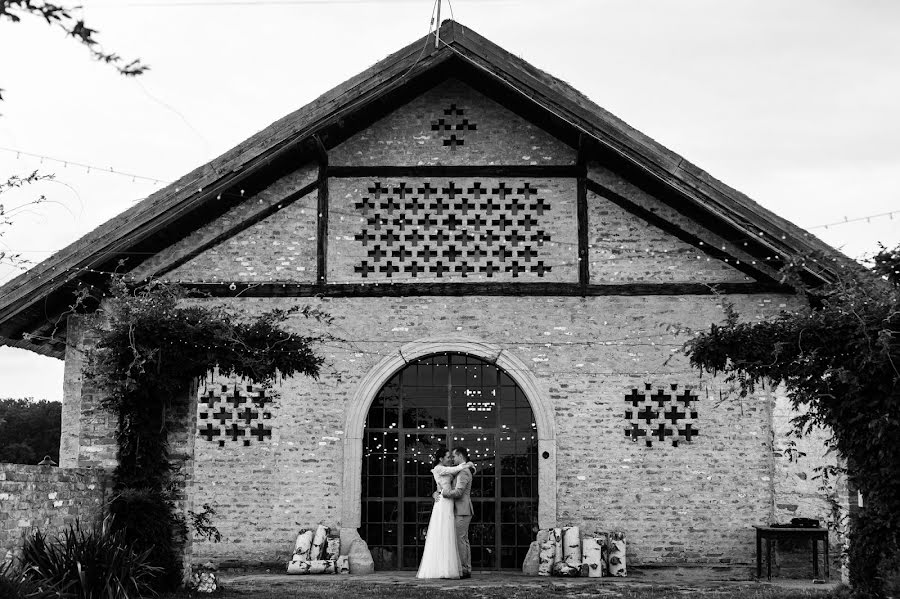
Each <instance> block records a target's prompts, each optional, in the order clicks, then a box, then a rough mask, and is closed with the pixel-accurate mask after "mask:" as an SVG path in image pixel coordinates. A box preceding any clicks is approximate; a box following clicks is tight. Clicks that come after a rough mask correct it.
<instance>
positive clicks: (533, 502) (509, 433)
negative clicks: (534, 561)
mask: <svg viewBox="0 0 900 599" xmlns="http://www.w3.org/2000/svg"><path fill="white" fill-rule="evenodd" d="M362 441H363V447H362V450H363V451H362V454H363V455H362V481H361V483H362V485H361V491H362V497H361V499H362V505H361V506H360V507H361V519H360V520H361V521H360V523H361V528H360V534H361V535H362V537H363V538H364V539H366V542H367V543H368V545H369V549H370V550H371V551H372V556H373V558H374V559H375V564H376V568H377V569H387V570H391V569H414V568H416V567H417V566H418V563H419V559H420V558H421V555H422V549H423V548H424V544H425V531H426V530H427V526H428V518H429V516H430V514H431V506H432V499H431V493H432V491H433V489H434V481H433V479H432V477H431V472H430V469H431V462H432V455H433V454H434V451H435V450H436V449H437V448H438V446H440V445H445V446H447V447H450V448H452V447H454V446H460V445H462V446H465V447H467V448H468V449H469V454H470V457H471V459H472V461H474V462H475V463H476V464H478V467H479V468H478V472H477V474H476V476H475V478H474V480H473V484H472V503H473V506H474V510H475V514H474V517H473V519H472V525H471V528H470V530H469V539H470V542H471V545H472V566H473V568H475V569H498V568H503V569H506V568H510V569H513V568H520V567H521V565H522V560H523V559H524V557H525V554H526V553H527V551H528V546H529V544H530V543H531V541H533V540H534V538H535V533H536V531H537V526H538V434H537V425H536V423H535V418H534V415H533V413H532V409H531V406H530V405H529V402H528V399H527V398H526V397H525V394H524V393H523V392H522V390H521V389H520V387H519V386H518V385H517V384H516V382H515V381H514V380H513V379H512V378H511V377H510V376H508V375H507V374H506V373H505V372H504V371H503V370H502V369H501V368H498V367H497V366H496V365H494V364H491V363H490V362H487V361H485V360H483V359H481V358H477V357H475V356H471V355H465V354H460V353H442V354H434V355H429V356H425V357H422V358H419V359H417V360H415V361H412V362H410V363H409V364H407V365H406V366H405V367H404V368H403V369H401V370H400V371H399V372H397V373H395V374H394V375H393V377H391V378H390V380H388V382H387V383H386V384H385V385H384V386H383V387H382V388H381V390H380V392H379V393H378V395H377V396H376V397H375V400H374V401H373V402H372V404H371V407H370V408H369V412H368V416H367V419H366V423H365V429H364V432H363V439H362Z"/></svg>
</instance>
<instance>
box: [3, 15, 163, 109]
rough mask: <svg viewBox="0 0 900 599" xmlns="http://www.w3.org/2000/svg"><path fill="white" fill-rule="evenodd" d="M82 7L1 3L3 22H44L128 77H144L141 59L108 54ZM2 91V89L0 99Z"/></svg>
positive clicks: (144, 68)
mask: <svg viewBox="0 0 900 599" xmlns="http://www.w3.org/2000/svg"><path fill="white" fill-rule="evenodd" d="M80 8H81V7H80V6H75V7H68V6H62V5H60V4H55V3H53V2H44V1H41V0H37V1H36V0H0V20H2V19H4V18H6V19H7V20H9V21H10V22H12V23H19V22H20V21H21V20H22V16H24V15H32V16H35V17H38V18H40V19H43V20H44V21H46V23H47V24H48V25H50V26H51V27H57V28H59V29H62V30H63V31H64V32H65V33H66V36H68V37H72V38H74V39H75V40H76V41H77V42H78V43H80V44H82V45H83V46H85V47H86V48H87V49H88V51H89V52H90V54H91V57H92V58H93V59H94V60H98V61H100V62H103V63H106V64H108V65H112V66H113V67H114V68H115V69H116V70H117V71H118V72H119V73H120V74H122V75H124V76H126V77H134V76H137V75H141V74H143V73H145V72H146V71H147V70H149V68H150V67H148V66H147V65H145V64H144V63H142V62H141V60H140V59H139V58H138V59H134V60H126V59H124V58H122V57H121V56H119V55H118V54H116V53H114V52H106V51H105V50H103V48H102V47H101V46H100V44H99V43H98V42H97V40H96V39H95V38H94V35H95V34H96V33H97V30H96V29H91V28H90V27H88V26H87V25H86V24H85V22H84V19H82V18H81V17H80V16H79V15H78V11H79V10H80ZM2 99H3V90H2V89H0V100H2Z"/></svg>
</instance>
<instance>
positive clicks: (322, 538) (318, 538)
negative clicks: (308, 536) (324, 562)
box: [309, 524, 328, 561]
mask: <svg viewBox="0 0 900 599" xmlns="http://www.w3.org/2000/svg"><path fill="white" fill-rule="evenodd" d="M327 542H328V528H327V527H325V526H322V525H321V524H320V525H319V526H318V527H317V528H316V534H315V536H314V537H313V542H312V549H310V551H309V559H310V561H316V560H320V559H323V558H324V557H325V544H326V543H327Z"/></svg>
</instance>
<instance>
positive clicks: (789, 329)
mask: <svg viewBox="0 0 900 599" xmlns="http://www.w3.org/2000/svg"><path fill="white" fill-rule="evenodd" d="M816 259H818V258H817V257H815V256H811V257H809V260H816ZM803 262H804V261H803V260H801V261H798V262H796V263H795V265H794V267H793V268H790V267H789V268H788V269H787V270H785V271H784V272H783V274H784V277H785V280H786V281H791V282H793V283H794V284H795V285H796V288H797V291H798V293H800V294H801V295H803V296H805V297H806V299H807V300H808V306H807V307H806V308H805V309H801V310H799V311H796V312H791V313H788V312H783V313H781V314H780V315H779V316H777V317H776V318H774V319H772V320H769V321H765V322H756V323H754V322H742V321H741V320H740V318H739V315H738V314H737V312H736V311H735V310H734V308H733V306H729V305H728V304H726V305H725V308H726V318H725V321H724V322H723V323H722V324H713V325H712V326H711V327H710V328H709V330H708V331H706V332H703V333H700V334H698V335H697V336H696V337H695V338H693V339H691V340H689V341H688V342H687V343H686V344H685V346H684V350H685V353H686V354H687V355H688V356H689V357H690V362H691V365H692V366H694V367H696V368H699V369H701V370H702V371H708V372H711V373H713V374H716V373H721V374H723V375H724V377H725V380H726V382H730V383H734V384H735V385H736V388H737V389H738V392H739V393H740V395H742V396H744V395H747V394H749V393H752V392H753V391H754V390H755V388H756V387H757V386H759V385H771V386H778V385H781V386H783V387H784V389H785V390H786V393H787V396H788V398H789V399H790V401H791V403H792V405H793V406H794V407H795V408H805V409H804V410H800V411H801V412H802V415H801V416H798V417H796V418H794V419H793V420H792V423H793V424H794V426H795V429H796V431H797V433H798V434H805V433H807V432H809V431H810V430H811V429H813V428H816V427H820V428H824V429H826V430H828V431H830V433H831V435H832V437H831V439H830V442H829V444H830V445H831V446H832V447H834V448H835V449H837V451H838V452H839V454H840V456H841V457H842V458H843V459H844V460H845V461H846V463H847V466H848V472H847V475H848V478H849V481H850V482H851V483H852V485H853V487H855V488H857V489H859V490H860V492H861V493H862V495H863V497H864V499H865V504H866V507H865V509H863V510H861V511H860V513H859V514H854V515H852V516H851V519H850V525H851V530H850V551H849V558H850V564H849V565H850V579H851V583H852V584H853V585H854V588H855V592H856V593H857V594H858V596H860V597H884V596H886V593H887V591H886V585H887V582H886V581H887V580H888V579H889V578H890V576H889V572H890V571H891V570H896V569H897V567H898V564H900V443H898V442H897V440H898V439H900V371H898V369H897V365H898V364H900V278H898V277H896V276H895V275H896V274H897V270H898V263H900V247H897V248H894V249H893V250H888V249H886V248H883V249H882V251H881V252H880V253H879V255H878V256H876V258H875V260H874V264H875V268H873V271H874V272H868V271H865V272H857V271H855V270H854V271H850V270H849V269H848V270H847V271H846V272H844V273H842V274H841V275H840V276H838V277H837V278H836V280H835V281H833V282H832V283H830V284H827V285H824V286H822V287H821V288H818V289H812V290H810V289H806V288H804V287H802V286H800V285H799V279H798V277H797V274H798V273H797V271H796V269H797V268H799V267H801V266H803Z"/></svg>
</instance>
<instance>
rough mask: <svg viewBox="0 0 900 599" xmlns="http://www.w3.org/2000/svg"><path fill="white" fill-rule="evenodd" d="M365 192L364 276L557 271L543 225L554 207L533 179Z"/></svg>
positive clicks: (376, 186) (360, 266)
mask: <svg viewBox="0 0 900 599" xmlns="http://www.w3.org/2000/svg"><path fill="white" fill-rule="evenodd" d="M453 110H455V111H459V110H461V109H459V108H455V107H454V109H453ZM366 191H367V195H366V196H365V197H363V198H361V200H360V201H358V202H355V203H354V204H353V206H354V207H355V208H356V209H357V210H358V211H359V213H360V216H361V217H362V218H361V221H362V227H361V230H358V231H357V232H355V233H354V235H353V240H354V241H355V242H356V243H358V244H359V245H358V246H357V247H359V248H360V249H361V252H360V256H361V259H360V260H359V261H358V262H356V263H355V264H354V265H353V272H354V273H355V274H356V275H357V276H359V277H360V278H363V279H367V278H371V277H373V276H377V277H378V278H389V279H396V278H398V277H402V278H404V279H416V278H420V277H421V276H426V277H429V278H446V277H450V276H452V277H461V278H473V277H477V278H485V279H491V278H497V277H498V276H499V275H500V274H504V275H506V276H511V277H514V278H519V277H522V276H524V275H526V274H528V275H529V276H533V277H536V278H544V277H545V276H546V275H547V273H550V272H551V271H552V269H553V265H552V261H551V259H550V256H549V255H548V254H547V252H548V251H549V249H550V248H549V242H550V241H551V237H550V235H549V234H547V232H546V231H545V230H543V229H540V230H539V229H538V227H539V226H540V225H541V223H542V222H543V223H545V224H549V221H548V219H552V214H550V213H551V207H550V205H549V204H548V203H547V202H546V200H544V199H543V198H542V197H540V194H541V190H540V189H538V188H536V187H534V186H532V185H531V184H530V183H528V182H526V183H524V184H518V183H516V182H500V183H499V184H495V185H489V184H487V183H484V182H480V181H475V182H474V183H472V184H467V185H458V184H457V183H455V182H454V181H447V182H446V183H442V184H435V185H432V184H431V183H424V184H423V183H421V182H412V181H401V182H399V183H394V184H387V183H385V182H383V181H373V182H372V183H371V184H370V185H368V186H367V188H366ZM541 258H543V259H541Z"/></svg>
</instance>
